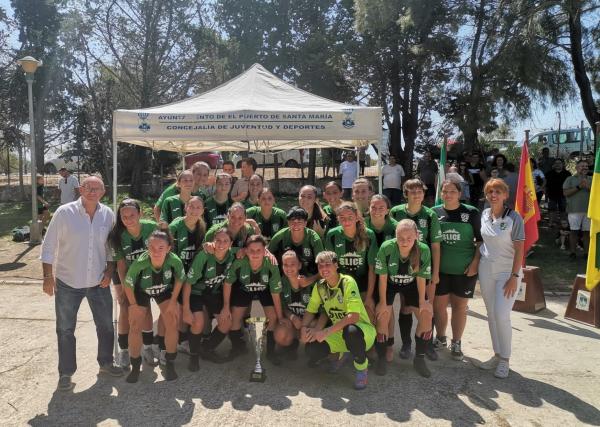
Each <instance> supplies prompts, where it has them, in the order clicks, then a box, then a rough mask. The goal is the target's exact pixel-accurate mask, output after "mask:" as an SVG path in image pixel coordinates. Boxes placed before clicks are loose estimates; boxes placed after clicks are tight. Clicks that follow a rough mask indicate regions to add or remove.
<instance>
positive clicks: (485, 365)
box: [473, 355, 500, 371]
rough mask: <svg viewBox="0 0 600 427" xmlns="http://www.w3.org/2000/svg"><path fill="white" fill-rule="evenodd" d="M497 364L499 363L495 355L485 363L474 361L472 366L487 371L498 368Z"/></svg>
mask: <svg viewBox="0 0 600 427" xmlns="http://www.w3.org/2000/svg"><path fill="white" fill-rule="evenodd" d="M499 362H500V358H499V357H498V356H496V355H493V356H492V357H491V358H489V359H488V360H486V361H485V362H480V361H478V360H474V361H473V365H475V366H477V367H478V368H479V369H485V370H486V371H489V370H491V369H494V368H496V367H497V366H498V363H499Z"/></svg>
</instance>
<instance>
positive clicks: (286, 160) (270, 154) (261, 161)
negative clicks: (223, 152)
mask: <svg viewBox="0 0 600 427" xmlns="http://www.w3.org/2000/svg"><path fill="white" fill-rule="evenodd" d="M274 154H277V163H278V164H279V166H282V167H285V168H299V167H300V165H301V164H302V160H303V161H304V166H308V150H283V151H266V152H263V151H251V152H250V153H248V152H247V151H240V152H239V153H236V154H234V155H233V156H232V158H231V160H232V161H233V164H234V165H235V167H236V168H238V169H239V168H240V166H241V163H242V159H243V158H245V157H251V158H253V159H254V160H256V163H257V164H258V167H259V168H260V167H262V166H263V165H264V166H274V165H275V156H274Z"/></svg>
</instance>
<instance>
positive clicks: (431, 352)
mask: <svg viewBox="0 0 600 427" xmlns="http://www.w3.org/2000/svg"><path fill="white" fill-rule="evenodd" d="M425 356H427V358H428V359H429V360H431V361H432V362H435V361H436V360H438V354H437V351H435V348H434V347H433V342H432V341H431V340H430V341H429V342H427V343H426V344H425Z"/></svg>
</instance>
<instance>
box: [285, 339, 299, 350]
mask: <svg viewBox="0 0 600 427" xmlns="http://www.w3.org/2000/svg"><path fill="white" fill-rule="evenodd" d="M299 346H300V341H299V340H298V338H294V339H293V340H292V343H291V344H290V345H289V346H288V347H287V349H288V350H289V351H296V350H298V347H299Z"/></svg>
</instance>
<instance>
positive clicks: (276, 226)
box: [246, 206, 287, 240]
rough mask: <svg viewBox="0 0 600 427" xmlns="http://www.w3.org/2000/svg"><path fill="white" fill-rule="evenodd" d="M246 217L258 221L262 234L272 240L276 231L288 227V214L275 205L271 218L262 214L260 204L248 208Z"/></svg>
mask: <svg viewBox="0 0 600 427" xmlns="http://www.w3.org/2000/svg"><path fill="white" fill-rule="evenodd" d="M246 217H248V218H251V219H253V220H254V221H256V223H257V224H258V226H259V227H260V231H261V234H262V235H263V236H265V237H266V238H267V239H268V240H270V239H271V238H272V237H273V236H274V235H275V233H277V232H278V231H279V230H283V229H284V228H285V227H287V216H286V214H285V212H284V211H283V210H281V209H279V208H276V207H273V210H272V212H271V216H270V217H269V219H265V218H264V217H263V216H262V212H261V210H260V206H254V207H251V208H249V209H246Z"/></svg>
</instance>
